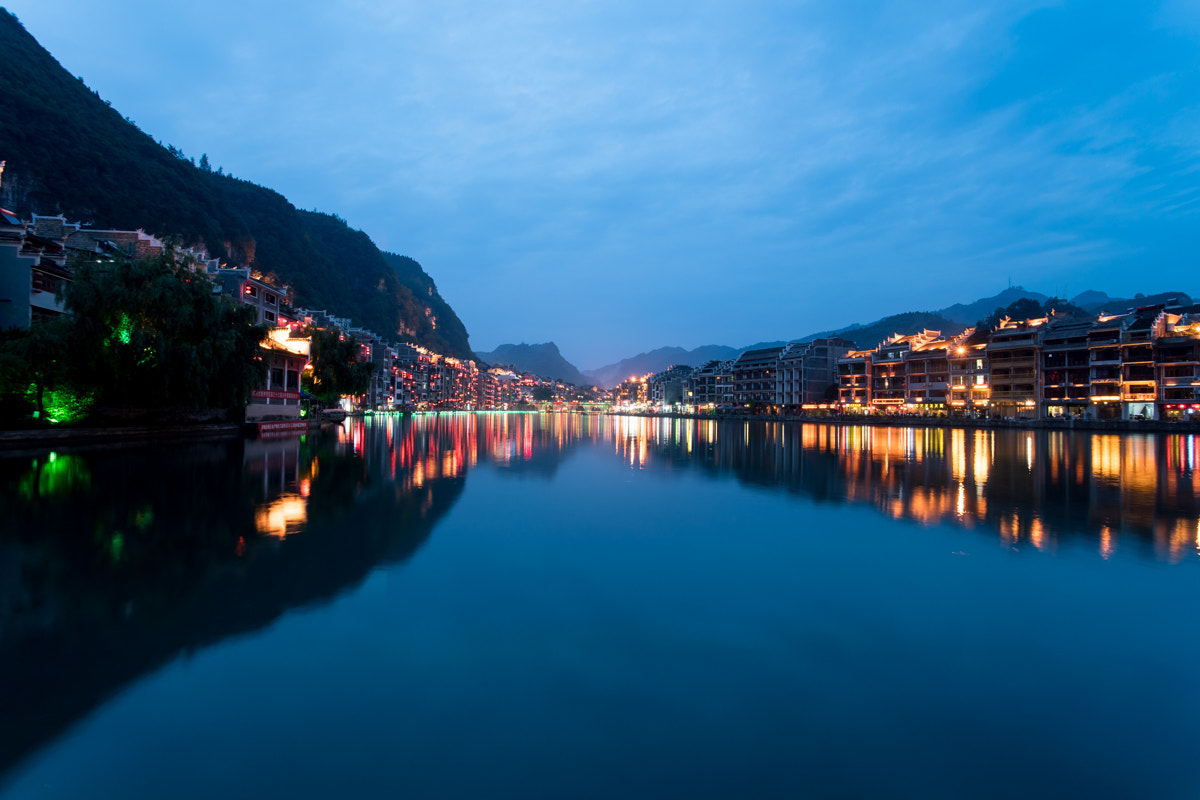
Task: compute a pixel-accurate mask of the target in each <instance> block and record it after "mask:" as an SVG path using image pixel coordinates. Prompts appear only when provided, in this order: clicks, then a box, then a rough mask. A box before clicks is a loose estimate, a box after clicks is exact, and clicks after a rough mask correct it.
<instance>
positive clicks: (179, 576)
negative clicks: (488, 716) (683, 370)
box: [0, 414, 1200, 775]
mask: <svg viewBox="0 0 1200 800" xmlns="http://www.w3.org/2000/svg"><path fill="white" fill-rule="evenodd" d="M585 446H586V447H596V448H598V449H600V450H601V451H602V452H605V453H611V455H612V457H613V458H615V459H617V460H618V462H619V463H620V464H621V465H622V466H623V467H625V468H628V469H630V470H665V471H673V470H680V471H683V470H686V471H690V472H693V473H701V474H705V475H708V476H710V477H712V478H713V479H725V478H732V479H735V480H738V481H741V482H744V483H746V484H750V485H753V486H756V487H765V488H768V489H769V490H772V491H785V492H792V493H797V494H801V495H803V496H805V497H807V498H811V499H813V500H816V501H818V502H820V503H828V504H838V503H852V504H863V505H869V506H871V507H873V508H875V509H877V510H878V511H879V512H880V513H882V514H884V515H887V516H888V517H891V518H895V519H904V520H913V521H916V522H919V523H922V524H950V525H956V526H960V527H963V528H968V529H974V530H975V532H976V535H978V536H983V537H989V538H994V539H996V540H999V541H1000V542H1002V543H1004V544H1006V545H1008V546H1011V547H1014V548H1018V549H1030V550H1032V551H1038V552H1045V553H1054V552H1055V551H1056V549H1057V548H1059V547H1060V545H1061V544H1062V543H1063V542H1064V541H1066V540H1068V539H1069V540H1072V541H1074V542H1076V543H1083V544H1084V545H1086V546H1087V547H1089V548H1092V549H1094V550H1095V552H1096V553H1097V554H1098V556H1099V557H1100V558H1103V559H1110V558H1114V557H1116V558H1120V557H1122V556H1124V555H1134V556H1137V557H1146V556H1148V557H1150V558H1153V559H1157V560H1161V561H1164V562H1169V563H1178V562H1180V561H1183V560H1184V559H1188V558H1194V557H1196V556H1197V555H1198V554H1200V507H1198V503H1197V464H1198V463H1200V440H1198V439H1197V437H1195V436H1186V435H1185V436H1181V435H1163V436H1150V435H1147V436H1137V435H1126V436H1116V435H1108V434H1082V433H1064V432H1029V431H1009V430H962V429H925V428H884V427H868V426H853V425H846V426H836V425H797V424H785V423H751V422H716V421H712V420H678V419H653V418H635V417H589V416H581V415H561V416H539V415H536V414H454V415H449V414H447V415H438V416H425V417H417V418H412V419H401V418H396V417H390V418H378V419H361V418H360V419H351V420H347V421H346V422H345V423H343V424H342V425H341V426H340V427H338V428H337V429H336V430H334V431H332V432H330V433H329V434H327V435H323V436H312V437H306V438H304V439H292V440H283V441H274V442H272V441H264V442H245V443H243V442H240V441H238V442H229V443H216V444H205V445H193V446H188V447H172V448H154V449H130V450H124V451H122V450H115V451H105V452H81V453H45V454H41V455H38V456H36V457H21V458H10V459H0V515H2V518H3V519H4V520H5V524H4V526H3V531H2V533H0V623H2V625H0V653H2V656H3V657H2V658H0V687H3V688H0V701H2V702H3V707H4V709H5V713H4V714H3V715H0V720H2V721H0V775H3V774H4V773H5V772H7V771H10V770H11V769H12V767H13V766H14V765H15V764H17V763H18V762H20V761H21V760H22V759H23V758H25V757H26V756H27V755H28V754H30V753H31V752H33V751H34V750H36V749H37V748H38V747H40V746H41V745H43V744H44V743H46V742H47V741H49V740H51V739H53V738H54V737H56V736H57V735H59V734H60V733H61V732H62V731H63V730H64V729H65V728H66V727H68V726H69V725H70V724H71V723H73V722H74V721H76V720H78V719H80V718H82V717H83V716H85V715H86V714H87V713H88V712H89V711H91V710H92V709H93V708H95V707H96V706H97V705H99V704H101V703H102V702H103V701H104V700H106V699H107V698H109V697H111V696H112V695H113V694H114V693H116V692H118V691H119V690H120V689H122V688H123V687H124V686H126V685H128V684H129V683H131V682H132V681H134V680H136V679H138V678H139V677H141V676H143V675H146V674H148V673H150V672H153V671H154V670H156V669H158V668H159V667H161V666H162V665H163V664H165V663H167V662H169V661H171V660H172V659H174V658H177V657H179V656H180V655H181V654H187V653H190V652H192V651H194V650H196V649H197V648H200V647H204V646H206V645H208V644H211V643H215V642H218V641H221V640H223V639H226V638H228V637H230V636H235V635H239V634H243V633H247V632H251V631H255V630H257V629H261V628H263V627H265V626H267V625H269V624H271V623H272V622H273V621H274V620H276V619H277V618H278V617H279V616H280V615H281V614H283V613H286V612H287V611H288V610H289V609H292V608H297V607H302V606H307V605H311V604H314V603H319V602H324V601H327V600H329V599H330V598H333V597H335V596H337V595H339V594H341V593H343V592H345V591H347V590H348V589H351V588H353V587H355V586H358V585H359V584H360V583H361V582H362V581H363V580H364V579H365V578H366V577H367V576H368V575H369V574H370V573H371V571H372V570H373V569H375V568H376V567H377V566H378V565H380V564H384V563H394V562H398V561H403V560H405V559H407V558H409V557H410V556H412V554H413V553H415V552H416V551H417V550H418V548H420V547H421V545H422V544H423V543H424V542H425V541H426V539H427V538H428V537H429V536H430V534H431V532H432V530H433V529H434V527H435V525H436V524H437V522H438V521H439V520H440V519H441V518H442V517H443V516H444V515H445V514H446V512H447V511H448V510H449V509H450V507H451V506H452V505H453V504H454V503H455V502H456V501H457V500H458V498H459V496H460V494H461V492H462V491H463V487H464V482H465V480H466V478H467V475H468V473H469V472H470V471H471V470H472V469H473V468H477V467H480V466H482V465H488V466H489V467H490V468H492V469H495V470H497V471H498V472H499V473H500V474H501V475H506V476H511V477H512V478H514V479H524V478H533V479H546V478H552V477H553V476H554V475H555V474H556V472H557V470H558V469H559V468H560V467H561V466H562V464H563V463H564V462H565V459H567V458H568V457H569V456H570V455H571V453H572V452H573V451H575V450H576V449H577V448H580V447H585ZM606 457H607V456H606ZM513 502H514V504H516V505H518V506H519V504H520V502H521V500H520V496H519V495H514V500H513ZM846 533H847V532H842V531H837V530H830V531H828V532H826V535H828V536H842V535H845V534H846Z"/></svg>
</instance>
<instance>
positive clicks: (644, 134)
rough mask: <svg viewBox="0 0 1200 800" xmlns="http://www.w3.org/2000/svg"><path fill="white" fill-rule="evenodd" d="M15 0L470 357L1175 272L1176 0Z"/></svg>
mask: <svg viewBox="0 0 1200 800" xmlns="http://www.w3.org/2000/svg"><path fill="white" fill-rule="evenodd" d="M19 5H20V4H19ZM29 5H30V7H29V9H28V11H27V10H25V9H21V8H17V9H15V10H16V11H17V12H18V13H19V14H20V15H21V17H22V19H23V20H24V21H25V22H26V24H27V26H28V27H29V28H30V30H31V32H32V33H34V35H35V36H39V37H40V38H41V39H42V41H43V43H45V44H47V46H48V47H49V48H50V49H51V51H52V52H55V53H56V55H60V57H63V55H64V54H60V53H58V51H57V50H56V47H55V45H54V37H56V36H62V37H63V38H62V39H61V41H64V42H70V45H71V51H70V53H69V54H67V55H69V60H70V64H71V65H70V66H69V68H70V69H71V70H72V71H74V72H77V73H80V74H83V75H84V76H85V77H86V78H87V79H88V81H89V83H90V84H91V85H93V86H96V87H97V88H98V89H100V91H101V94H103V95H104V96H106V97H108V98H110V99H112V100H113V102H114V105H115V106H116V107H118V108H119V109H121V110H122V113H126V114H129V115H130V116H132V117H133V118H135V119H137V120H138V121H139V124H141V125H142V127H143V128H144V129H146V130H148V131H149V132H151V133H152V135H155V136H157V137H159V138H161V139H163V140H164V141H169V142H172V143H174V144H176V145H178V146H182V147H184V149H185V150H186V151H187V152H188V153H189V154H195V155H198V154H199V153H200V152H207V153H209V155H210V158H212V159H213V162H214V164H222V165H224V166H225V168H226V169H227V170H230V171H232V172H234V173H235V174H237V175H239V176H240V177H245V178H249V179H251V180H255V181H257V182H260V183H263V184H266V185H269V186H272V187H273V188H276V189H278V190H280V191H281V192H282V193H283V194H285V195H286V196H288V197H289V199H291V200H292V201H293V202H295V203H296V204H297V205H300V206H302V207H314V206H315V207H319V208H322V209H324V210H329V211H336V212H337V213H339V214H340V215H342V216H344V217H346V218H347V219H348V220H349V221H350V222H351V224H352V225H355V226H356V227H361V228H363V229H364V230H366V231H367V232H368V233H369V234H370V235H371V236H372V237H373V238H374V239H375V240H376V241H377V242H378V243H379V244H381V246H384V247H386V248H388V249H391V250H395V251H399V252H404V253H406V254H408V255H411V256H413V257H415V258H417V259H418V260H420V261H421V262H422V263H423V264H424V265H425V266H426V268H427V269H428V270H429V271H430V273H431V274H432V275H433V276H434V277H435V278H436V279H437V281H438V284H439V287H440V288H441V290H442V292H443V294H444V295H445V296H446V297H447V298H448V299H449V300H450V301H451V303H452V304H453V305H454V306H455V308H456V309H457V310H458V311H459V313H460V315H461V316H462V317H463V318H464V320H465V321H466V323H467V326H468V328H469V330H471V332H472V336H473V341H474V342H475V343H476V344H477V345H478V346H480V347H482V348H487V347H489V346H492V345H495V344H499V343H500V342H502V341H521V340H527V341H545V340H550V339H553V340H555V341H557V342H558V343H559V344H560V346H562V347H563V350H564V352H565V353H567V355H568V357H574V358H575V359H576V360H578V361H580V362H581V363H585V364H595V363H602V362H604V361H611V360H615V358H618V357H620V356H622V355H626V354H627V353H628V352H638V351H641V350H645V349H648V348H651V347H654V346H658V345H660V344H664V343H679V344H690V345H694V344H702V343H707V342H712V341H725V342H728V343H730V344H747V343H749V342H751V341H754V340H760V339H773V338H782V337H788V336H796V335H801V334H804V333H807V332H810V331H813V330H818V329H822V328H829V327H834V326H837V325H840V324H844V323H845V322H848V321H850V319H851V318H852V319H855V320H862V319H868V318H871V317H872V316H881V315H883V314H887V313H895V312H898V311H902V310H908V309H910V308H933V307H938V306H941V305H949V304H951V303H954V302H959V301H968V300H971V299H973V298H975V297H977V296H979V295H980V294H988V293H991V292H993V291H995V290H996V289H998V288H1000V286H1002V285H1003V283H1004V282H1006V281H1007V279H1008V277H1009V276H1011V277H1012V278H1013V280H1014V281H1017V282H1024V283H1027V284H1031V285H1032V286H1033V287H1034V288H1036V287H1038V286H1041V282H1043V281H1051V282H1054V283H1055V284H1056V285H1061V284H1064V283H1067V284H1070V285H1071V286H1070V288H1071V289H1077V290H1082V289H1084V288H1089V287H1090V286H1095V287H1096V288H1101V289H1105V290H1108V291H1113V292H1124V291H1129V292H1131V293H1132V292H1133V291H1147V292H1150V291H1155V290H1156V289H1157V288H1159V287H1158V286H1157V285H1153V286H1152V285H1148V284H1147V281H1148V280H1161V281H1165V282H1167V283H1168V284H1170V288H1180V289H1184V290H1188V289H1195V288H1196V287H1194V286H1187V285H1185V284H1186V283H1188V282H1189V281H1190V282H1193V283H1194V279H1193V278H1192V277H1191V276H1192V275H1193V274H1194V273H1193V272H1192V271H1191V270H1192V266H1191V263H1190V253H1191V252H1194V250H1195V245H1196V244H1197V242H1196V234H1195V233H1194V231H1195V230H1196V226H1195V219H1194V216H1193V215H1194V214H1195V213H1196V212H1197V209H1198V208H1200V203H1197V202H1196V198H1197V195H1196V192H1197V190H1196V189H1195V188H1193V187H1194V185H1195V181H1194V176H1193V174H1192V173H1193V172H1194V170H1195V169H1196V165H1197V155H1198V154H1197V144H1196V142H1198V141H1200V137H1198V136H1197V133H1198V129H1200V115H1198V114H1197V113H1196V112H1195V111H1194V109H1196V108H1200V103H1198V102H1197V100H1200V97H1197V94H1198V93H1200V78H1198V77H1197V72H1196V70H1195V69H1194V56H1193V55H1192V53H1193V52H1194V43H1195V41H1194V40H1195V36H1196V33H1197V32H1198V31H1200V26H1197V25H1196V23H1195V20H1196V17H1195V15H1194V13H1193V12H1191V11H1190V5H1189V4H1183V3H1176V2H1167V3H1161V4H1157V5H1154V4H1150V5H1141V4H1137V5H1135V4H1128V3H1115V2H1087V3H1083V2H1079V1H1078V0H1073V1H1071V2H1022V3H1010V2H998V0H997V1H996V2H983V3H980V2H965V0H964V2H956V1H954V0H950V1H947V2H938V3H918V2H883V3H877V2H871V3H866V2H862V3H858V2H838V3H834V2H807V3H799V4H797V3H793V2H759V3H753V4H749V5H746V4H739V5H737V6H735V5H734V4H717V3H706V4H697V3H682V2H663V3H655V4H650V5H647V4H644V3H634V2H628V1H625V2H622V1H617V2H605V3H598V2H583V3H575V4H561V3H551V2H497V3H488V4H478V3H465V2H450V3H439V4H428V3H415V2H402V3H386V4H380V3H366V2H342V3H336V4H329V3H315V2H299V3H294V4H292V5H290V6H289V11H288V12H287V13H281V12H280V11H279V8H278V7H277V6H275V5H274V4H267V3H264V2H258V1H256V0H249V1H247V0H243V2H239V3H232V2H229V0H214V2H213V3H211V4H209V5H208V6H205V7H203V8H201V7H187V8H181V9H175V8H174V7H171V9H170V10H167V9H166V8H164V7H160V6H157V5H156V6H150V5H149V4H144V3H134V2H130V1H129V0H123V2H117V3H116V4H115V7H114V5H113V4H110V5H109V6H106V7H105V8H104V9H103V13H100V12H98V11H96V10H89V9H88V7H86V6H83V5H80V7H79V9H78V10H77V13H76V14H65V15H64V14H63V13H62V10H61V9H60V10H59V11H58V13H56V14H54V15H50V14H49V13H48V12H46V11H44V10H43V6H42V5H40V4H33V3H32V2H31V3H30V4H29ZM151 9H153V11H151ZM31 14H32V16H33V17H34V19H31V18H29V17H30V15H31ZM173 14H183V15H184V16H181V17H178V18H172V17H171V16H169V15H173ZM51 16H52V17H53V19H54V22H53V25H51V24H50V22H48V21H47V22H45V23H42V22H41V20H42V19H47V18H49V17H51ZM63 20H71V22H70V23H69V24H67V23H64V22H63ZM70 25H79V26H83V27H85V28H87V29H88V31H89V34H90V38H81V37H79V36H78V35H76V34H75V33H71V28H70ZM105 26H111V28H107V29H106V27H105ZM64 29H65V30H66V33H60V32H61V31H63V30H64ZM163 29H166V30H169V31H170V32H171V36H169V37H163V36H162V35H161V30H163ZM156 31H158V32H159V37H158V39H153V35H154V32H156ZM118 34H119V35H121V36H126V37H130V36H136V37H138V38H139V40H140V39H147V38H148V39H150V40H151V41H154V42H157V43H156V44H152V45H151V46H150V47H148V48H146V49H145V50H139V49H137V48H133V49H131V51H130V52H128V54H127V57H125V58H123V59H122V60H121V62H122V65H121V66H114V65H112V63H111V62H113V61H116V60H114V59H111V57H110V55H111V54H110V53H109V52H107V49H106V48H104V47H101V46H98V45H96V44H95V42H104V41H107V40H111V38H112V37H114V36H117V35H118ZM164 41H165V42H169V44H163V42H164ZM1164 288H1165V287H1164ZM1042 289H1043V291H1045V290H1046V289H1047V287H1044V286H1043V287H1042ZM514 309H521V310H522V311H523V313H514ZM572 349H575V350H576V351H577V352H578V355H575V356H572V353H571V351H572Z"/></svg>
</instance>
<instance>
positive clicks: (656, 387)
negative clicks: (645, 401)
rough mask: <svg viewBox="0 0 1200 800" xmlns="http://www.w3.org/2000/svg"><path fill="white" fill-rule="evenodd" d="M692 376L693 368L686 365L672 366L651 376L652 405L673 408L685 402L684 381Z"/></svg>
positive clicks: (649, 381) (649, 382)
mask: <svg viewBox="0 0 1200 800" xmlns="http://www.w3.org/2000/svg"><path fill="white" fill-rule="evenodd" d="M691 374H692V368H691V367H689V366H687V365H686V364H672V365H671V366H670V367H668V368H667V369H665V370H663V371H662V372H658V373H655V374H654V375H651V376H650V378H649V379H648V381H647V383H648V384H649V389H648V390H649V393H650V404H651V405H654V406H660V407H661V406H672V405H678V404H680V403H682V402H684V398H685V397H686V395H685V394H684V388H683V384H684V381H686V380H687V378H688V377H689V376H690V375H691Z"/></svg>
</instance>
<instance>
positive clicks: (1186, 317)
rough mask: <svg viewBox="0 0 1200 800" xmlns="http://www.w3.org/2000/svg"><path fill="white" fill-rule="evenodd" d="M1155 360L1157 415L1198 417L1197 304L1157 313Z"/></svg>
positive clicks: (1199, 335)
mask: <svg viewBox="0 0 1200 800" xmlns="http://www.w3.org/2000/svg"><path fill="white" fill-rule="evenodd" d="M1154 362H1155V370H1156V375H1155V377H1156V382H1157V387H1158V388H1157V394H1158V398H1157V399H1158V418H1159V419H1165V420H1184V419H1198V418H1200V305H1196V306H1190V307H1188V308H1181V309H1172V310H1171V311H1162V312H1160V313H1159V315H1158V317H1157V319H1155V321H1154Z"/></svg>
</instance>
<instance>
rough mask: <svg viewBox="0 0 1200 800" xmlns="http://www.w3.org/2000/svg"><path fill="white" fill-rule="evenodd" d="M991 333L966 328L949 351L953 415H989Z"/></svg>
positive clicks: (955, 339)
mask: <svg viewBox="0 0 1200 800" xmlns="http://www.w3.org/2000/svg"><path fill="white" fill-rule="evenodd" d="M987 343H988V332H987V331H977V330H975V329H974V328H967V330H965V331H963V332H962V333H961V334H959V335H958V336H956V337H955V338H954V340H953V342H952V346H951V347H950V348H949V349H948V350H947V352H946V361H947V364H948V366H949V369H950V415H951V416H965V417H981V416H987V414H988V409H989V405H990V402H991V396H992V391H991V385H990V384H989V383H988V379H989V375H990V370H989V368H988V358H987Z"/></svg>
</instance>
